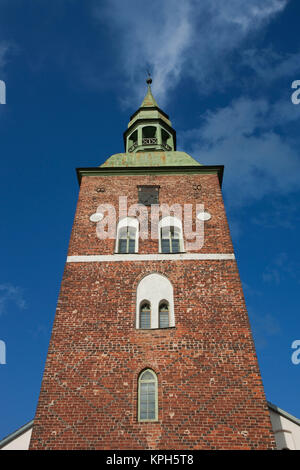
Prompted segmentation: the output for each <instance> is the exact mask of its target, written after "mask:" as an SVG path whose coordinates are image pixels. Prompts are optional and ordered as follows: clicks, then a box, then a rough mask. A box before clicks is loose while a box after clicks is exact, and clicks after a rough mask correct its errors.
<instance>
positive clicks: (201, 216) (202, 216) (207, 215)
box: [197, 212, 211, 222]
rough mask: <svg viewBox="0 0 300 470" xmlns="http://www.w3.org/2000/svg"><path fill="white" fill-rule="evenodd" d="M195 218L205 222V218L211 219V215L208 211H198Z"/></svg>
mask: <svg viewBox="0 0 300 470" xmlns="http://www.w3.org/2000/svg"><path fill="white" fill-rule="evenodd" d="M197 219H198V220H202V221H203V222H205V221H206V220H209V219H211V215H210V213H209V212H199V213H198V214H197Z"/></svg>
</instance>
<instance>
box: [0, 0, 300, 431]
mask: <svg viewBox="0 0 300 470" xmlns="http://www.w3.org/2000/svg"><path fill="white" fill-rule="evenodd" d="M299 15H300V4H299V2H297V0H294V1H293V0H290V1H288V0H251V2H249V1H248V0H228V1H227V2H224V1H223V0H222V1H221V0H201V1H200V0H185V1H182V2H177V1H176V0H164V1H158V0H152V2H146V1H142V0H126V1H123V2H120V1H119V0H107V1H105V0H103V1H96V0H84V1H83V0H77V1H76V0H73V1H72V0H51V2H49V1H47V0H39V2H36V1H34V0H26V1H25V0H0V80H4V81H5V83H6V87H7V97H6V100H7V103H6V104H5V105H0V155H1V174H2V178H1V185H0V204H1V215H2V217H1V219H2V223H1V226H0V239H1V248H2V249H1V271H0V340H2V341H5V343H6V348H7V364H6V365H0V383H1V388H0V438H1V437H4V436H5V435H7V434H8V433H10V432H12V431H14V430H15V429H17V428H18V427H20V426H21V425H23V424H24V423H26V422H27V421H29V420H30V419H32V418H33V417H34V413H35V408H36V405H37V400H38V395H39V390H40V385H41V379H42V373H43V368H44V364H45V360H46V355H47V349H48V343H49V339H50V333H51V327H52V322H53V319H54V312H55V307H56V301H57V296H58V291H59V287H60V282H61V277H62V272H63V268H64V263H65V259H66V253H67V247H68V241H69V236H70V231H71V227H72V223H73V217H74V211H75V207H76V201H77V194H78V183H77V180H76V174H75V168H76V167H85V166H97V165H100V164H101V163H102V162H103V161H104V160H105V159H106V158H108V157H109V156H110V155H112V154H114V153H118V152H121V151H123V141H122V133H123V131H124V130H125V129H126V126H127V123H128V120H129V116H130V114H132V113H133V112H134V111H135V110H136V109H137V108H138V106H139V105H140V102H141V100H142V98H143V95H144V94H145V91H146V88H145V76H146V70H147V69H148V68H149V69H150V70H151V73H152V76H153V93H154V96H155V98H156V100H157V102H158V104H159V105H160V107H162V108H163V109H164V110H165V111H166V112H167V113H168V114H169V115H170V117H171V120H172V123H173V126H174V128H175V129H176V130H177V142H178V150H185V151H187V152H188V153H190V154H191V155H192V156H193V157H194V158H196V159H198V160H199V161H200V162H201V163H204V164H207V165H210V164H224V165H225V174H224V186H223V189H224V199H225V204H226V210H227V215H228V218H229V223H230V227H231V233H232V237H233V242H234V247H235V252H236V256H237V260H238V266H239V269H240V274H241V279H242V282H243V286H244V292H245V297H246V303H247V307H248V311H249V317H250V322H251V326H252V329H253V333H254V340H255V345H256V349H257V354H258V360H259V365H260V368H261V373H262V378H263V383H264V387H265V392H266V396H267V399H268V400H270V401H271V402H273V403H274V404H276V405H277V406H279V407H281V408H283V409H285V410H286V411H288V412H290V413H292V414H294V415H295V416H298V417H300V403H299V393H298V390H299V386H300V379H299V378H300V364H299V365H294V364H292V361H291V356H292V352H293V350H292V349H291V344H292V342H293V341H294V340H297V339H300V327H299V326H300V325H299V323H300V322H299V288H300V284H299V257H300V256H299V242H298V240H299V228H300V215H299V203H300V178H299V174H300V150H299V149H300V145H299V144H300V135H299V124H300V105H294V104H292V102H291V94H292V91H293V90H292V89H291V84H292V82H293V81H294V80H300V37H299V17H300V16H299Z"/></svg>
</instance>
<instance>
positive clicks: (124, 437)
mask: <svg viewBox="0 0 300 470" xmlns="http://www.w3.org/2000/svg"><path fill="white" fill-rule="evenodd" d="M141 184H153V185H154V184H155V185H160V203H163V202H166V203H168V204H172V203H174V202H178V203H179V204H185V203H193V204H194V203H196V202H198V203H204V205H205V208H206V209H207V210H208V211H209V212H210V213H211V215H212V218H211V220H210V221H208V222H206V223H205V244H204V246H203V248H202V249H201V250H200V253H232V252H233V248H232V243H231V239H230V234H229V229H228V225H227V221H226V215H225V212H224V206H223V202H222V195H221V190H220V187H219V182H218V179H217V176H216V175H213V174H207V175H204V174H200V175H199V174H198V175H188V176H187V175H168V176H165V175H164V176H159V175H157V176H111V177H104V176H101V177H84V178H83V179H82V184H81V190H80V195H79V201H78V205H77V210H76V216H75V221H74V226H73V230H72V235H71V241H70V246H69V255H70V256H75V255H91V254H93V255H96V254H97V255H99V254H113V251H114V248H115V242H114V240H99V238H97V236H96V224H95V223H92V222H91V221H90V220H89V216H90V215H91V214H93V213H94V212H96V209H97V207H98V205H99V204H101V203H106V202H109V203H112V204H114V205H115V206H116V207H118V196H119V195H126V196H127V197H128V204H129V205H130V204H132V203H136V202H137V185H141ZM198 184H201V191H200V193H198V191H197V190H195V189H194V185H198ZM97 188H104V189H105V192H97ZM157 251H158V242H157V241H151V240H144V241H140V249H139V252H140V253H157ZM153 272H157V273H161V274H164V275H165V276H167V277H168V279H169V280H170V281H171V282H172V284H173V287H174V306H175V307H174V310H175V321H176V326H175V328H169V329H162V330H159V329H157V330H137V329H136V328H135V315H136V312H135V298H136V297H135V296H136V288H137V285H138V283H139V281H140V280H141V279H142V278H143V277H144V276H145V275H146V274H148V273H149V274H150V273H153ZM148 367H149V368H151V369H153V370H154V371H155V372H156V374H157V378H158V421H157V422H153V423H145V422H143V423H141V422H138V419H137V381H138V376H139V374H140V372H141V370H143V369H144V368H148ZM274 446H275V444H274V441H273V435H272V430H271V424H270V418H269V412H268V409H267V404H266V400H265V396H264V391H263V387H262V382H261V377H260V373H259V369H258V364H257V359H256V354H255V349H254V345H253V341H252V336H251V331H250V327H249V322H248V316H247V312H246V308H245V303H244V298H243V293H242V288H241V283H240V279H239V274H238V270H237V266H236V262H235V261H234V260H215V261H212V260H203V261H195V260H180V261H174V260H173V261H172V260H171V261H170V260H168V261H154V260H152V261H137V262H133V261H120V262H100V263H99V262H93V263H89V262H85V263H81V262H80V263H66V266H65V271H64V275H63V280H62V285H61V291H60V295H59V299H58V305H57V311H56V316H55V321H54V326H53V332H52V337H51V342H50V347H49V352H48V357H47V362H46V367H45V372H44V377H43V382H42V388H41V393H40V398H39V403H38V407H37V413H36V418H35V423H34V428H33V434H32V440H31V448H32V449H229V448H230V449H268V448H272V447H274Z"/></svg>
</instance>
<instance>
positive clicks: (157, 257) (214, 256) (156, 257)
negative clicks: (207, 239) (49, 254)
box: [67, 253, 235, 263]
mask: <svg viewBox="0 0 300 470" xmlns="http://www.w3.org/2000/svg"><path fill="white" fill-rule="evenodd" d="M232 259H235V256H234V254H233V253H177V254H166V253H156V254H141V255H139V254H117V253H116V254H115V255H83V256H68V257H67V263H101V262H102V263H103V262H111V261H178V260H180V261H184V260H232Z"/></svg>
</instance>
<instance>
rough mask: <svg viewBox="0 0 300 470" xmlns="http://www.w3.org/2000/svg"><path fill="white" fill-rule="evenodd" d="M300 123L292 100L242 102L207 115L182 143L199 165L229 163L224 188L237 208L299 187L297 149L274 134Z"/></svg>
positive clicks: (298, 110)
mask: <svg viewBox="0 0 300 470" xmlns="http://www.w3.org/2000/svg"><path fill="white" fill-rule="evenodd" d="M288 110H289V111H288ZM298 120H300V107H297V106H294V105H292V103H291V102H290V101H288V100H287V102H286V101H284V100H278V101H277V102H275V103H274V104H272V105H271V104H269V103H268V102H267V100H259V99H250V98H240V99H238V100H235V101H233V102H232V103H231V104H230V105H228V106H226V107H224V108H220V109H217V110H216V111H212V112H211V111H208V112H207V113H206V114H205V115H204V118H203V122H202V125H200V127H199V128H198V129H193V130H190V131H187V132H185V133H182V135H181V142H182V143H183V145H184V146H185V148H187V147H188V150H190V152H191V153H192V155H194V156H195V157H197V158H198V159H199V161H200V162H202V163H206V164H221V163H222V164H224V165H225V167H226V174H225V178H224V189H225V192H226V194H227V196H228V198H229V202H230V204H231V205H232V206H236V207H238V206H241V205H245V204H249V203H251V202H253V201H257V200H260V199H262V198H263V197H264V196H266V195H269V194H276V193H278V194H287V193H290V192H292V191H297V190H299V189H300V181H299V176H298V175H299V172H300V159H299V152H298V147H297V146H296V145H293V142H292V139H290V140H286V139H285V138H284V136H283V135H282V134H279V133H278V132H277V131H276V130H275V127H276V126H283V125H287V124H288V123H290V122H292V121H298Z"/></svg>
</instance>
